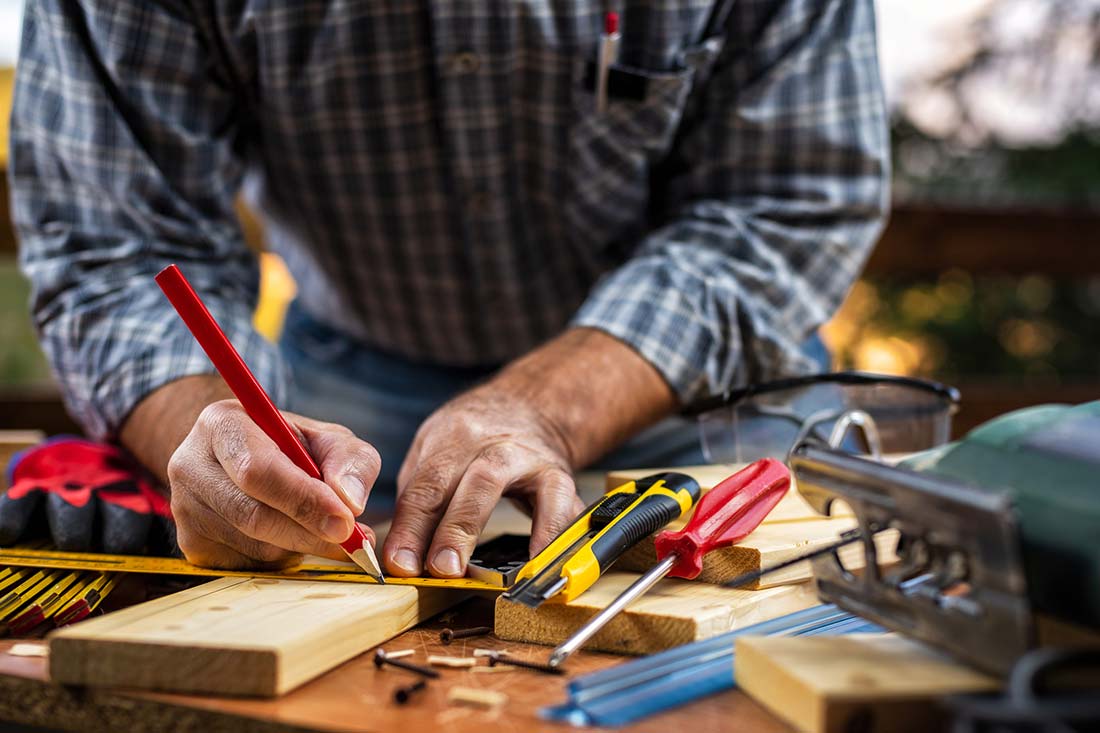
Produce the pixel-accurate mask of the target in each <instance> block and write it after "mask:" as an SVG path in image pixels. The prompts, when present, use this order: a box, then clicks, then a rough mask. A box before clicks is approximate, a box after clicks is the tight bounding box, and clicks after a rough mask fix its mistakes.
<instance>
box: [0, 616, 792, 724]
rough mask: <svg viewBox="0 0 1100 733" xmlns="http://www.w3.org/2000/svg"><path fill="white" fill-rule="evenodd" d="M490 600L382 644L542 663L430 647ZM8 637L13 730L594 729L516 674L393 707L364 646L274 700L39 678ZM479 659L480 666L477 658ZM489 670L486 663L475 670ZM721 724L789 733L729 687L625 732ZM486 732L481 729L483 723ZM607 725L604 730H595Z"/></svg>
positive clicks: (3, 707) (392, 672)
mask: <svg viewBox="0 0 1100 733" xmlns="http://www.w3.org/2000/svg"><path fill="white" fill-rule="evenodd" d="M492 611H493V608H492V604H491V603H490V602H488V601H487V600H483V599H481V598H475V599H472V600H471V601H469V602H467V603H464V604H462V605H461V606H459V607H458V608H456V609H455V610H454V613H455V617H454V618H449V616H450V613H451V612H448V614H447V616H448V620H447V621H445V622H444V621H442V620H440V621H438V622H431V623H430V624H429V625H427V627H418V628H416V629H413V630H411V631H408V632H405V633H404V634H402V635H401V636H400V637H398V638H397V639H394V640H393V641H392V642H389V643H387V644H386V648H387V649H390V648H393V649H394V650H397V649H407V648H411V649H415V650H417V654H416V655H415V656H413V657H411V658H410V659H411V661H413V662H423V661H424V659H425V658H426V657H427V655H429V654H435V653H446V654H453V653H455V648H456V647H459V645H460V644H461V645H466V646H464V647H460V648H464V649H465V650H466V653H469V650H470V647H471V646H472V645H473V643H474V642H476V644H477V646H485V647H489V648H492V649H495V650H499V651H505V652H507V653H508V654H509V655H513V656H516V657H518V658H520V659H526V660H530V661H541V660H544V659H545V658H546V649H545V647H535V646H529V645H524V644H517V643H515V642H504V641H499V640H497V639H494V638H491V637H488V638H480V639H473V640H465V639H463V640H460V641H457V642H455V644H452V645H451V646H443V645H442V644H441V643H440V641H439V630H440V629H441V628H442V627H444V626H457V627H462V628H465V627H469V626H478V625H483V624H485V623H491V619H492ZM13 643H14V642H13V641H11V640H4V639H0V720H4V721H7V722H10V723H12V724H15V726H16V727H18V728H19V729H22V727H25V726H26V727H29V726H32V725H33V726H39V727H43V728H49V729H51V730H52V729H58V730H81V731H102V732H103V733H115V732H116V731H126V733H288V732H289V731H294V732H295V733H297V732H299V731H306V730H309V731H332V732H333V733H336V732H339V733H379V731H421V730H423V731H436V730H445V731H447V733H484V731H486V730H492V729H496V730H501V731H511V730H518V731H523V733H563V732H564V731H571V732H573V733H576V732H579V731H591V732H592V733H597V731H599V730H600V729H597V728H587V727H584V728H570V727H563V726H562V724H561V723H554V722H550V721H546V720H541V719H540V718H539V716H538V712H539V709H540V708H542V707H544V706H546V705H548V704H554V703H558V702H562V701H563V699H564V692H563V690H562V684H563V682H562V680H561V679H560V678H559V679H552V678H548V677H546V676H545V675H541V674H538V673H537V672H532V671H530V670H526V669H520V668H517V667H507V666H501V667H493V668H492V669H494V670H497V669H499V670H501V671H499V672H494V673H492V674H480V673H477V672H475V671H473V670H445V671H444V672H443V677H442V678H441V679H439V680H432V681H431V682H430V683H429V685H428V688H427V689H426V690H424V691H423V692H422V693H417V696H416V697H414V698H413V700H412V701H410V703H409V704H408V705H398V704H397V703H395V702H394V701H393V692H394V689H395V688H397V687H398V686H400V685H405V684H408V683H409V682H412V681H413V680H414V679H415V676H414V675H412V674H411V673H408V672H403V671H402V670H398V669H393V668H390V667H383V668H382V669H375V667H374V664H372V663H371V657H372V655H371V653H370V652H369V651H368V652H366V653H364V654H361V655H359V656H358V657H355V658H354V659H352V660H350V661H348V662H346V663H344V664H342V665H340V666H339V667H337V668H335V669H333V670H332V671H330V672H327V673H325V674H323V675H321V676H320V677H318V678H317V679H315V680H313V681H311V682H308V683H306V684H304V685H302V686H301V687H299V688H297V689H296V690H293V691H292V692H290V693H288V694H286V695H283V696H281V697H276V698H258V697H219V696H209V695H179V694H171V693H163V692H148V691H143V690H132V689H125V688H115V687H97V688H72V687H62V686H61V685H56V684H52V683H50V682H49V680H48V678H47V675H46V660H45V659H42V658H31V657H13V656H11V655H9V654H7V653H5V652H6V650H8V649H9V648H10V647H11V645H12V644H13ZM621 661H622V659H621V657H615V656H611V655H606V654H593V653H589V652H585V651H581V652H578V653H577V654H575V655H574V656H573V657H571V658H570V659H569V672H570V676H573V675H580V674H586V673H589V672H594V671H596V670H599V669H604V668H608V667H611V666H613V665H615V664H618V663H620V662H621ZM483 664H484V662H483ZM474 669H475V670H477V669H488V667H475V668H474ZM456 685H461V686H465V687H482V688H485V689H496V690H504V691H506V692H507V693H508V697H509V701H510V704H509V705H508V706H507V707H506V708H505V709H504V710H502V711H499V712H483V711H480V710H475V709H472V708H463V707H459V706H452V705H449V704H448V703H447V694H448V692H449V689H450V688H451V687H453V686H456ZM731 720H736V721H737V725H738V728H739V729H740V730H745V731H752V733H783V731H786V730H788V728H787V726H785V725H783V724H782V723H781V722H780V721H779V720H777V719H776V718H774V717H773V716H772V715H770V714H769V713H768V712H767V711H765V710H764V709H763V708H762V707H760V706H759V705H758V704H756V703H755V702H753V701H752V700H750V699H749V698H748V697H747V696H746V695H744V694H743V693H741V692H738V691H736V690H730V691H728V692H725V693H723V694H721V695H711V696H709V697H707V698H705V699H702V700H699V701H697V702H694V703H692V704H691V705H689V706H686V707H683V708H679V709H677V710H673V711H670V712H668V713H664V714H661V715H657V716H654V717H651V718H647V719H645V720H642V721H640V722H639V723H637V724H635V725H632V726H631V727H630V731H631V733H668V732H669V730H678V729H680V728H683V727H686V726H690V729H691V731H692V733H725V732H727V731H729V729H730V722H729V721H731ZM487 726H488V728H487ZM605 730H606V729H605Z"/></svg>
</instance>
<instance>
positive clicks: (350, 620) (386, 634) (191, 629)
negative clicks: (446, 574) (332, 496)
mask: <svg viewBox="0 0 1100 733" xmlns="http://www.w3.org/2000/svg"><path fill="white" fill-rule="evenodd" d="M461 600H462V594H461V593H459V594H456V593H455V592H454V591H447V590H442V589H438V588H413V587H410V586H396V585H387V586H378V585H367V584H359V583H323V582H312V581H301V580H276V579H273V578H219V579H218V580H214V581H210V582H208V583H203V584H202V585H198V586H195V587H194V588H189V589H187V590H184V591H181V592H179V593H174V594H172V595H168V596H164V597H162V598H158V599H156V600H152V601H147V602H145V603H140V604H138V605H135V606H131V607H130V608H126V609H123V610H120V611H115V612H113V613H109V614H107V615H105V616H101V617H99V618H96V619H92V620H90V621H85V622H83V623H79V624H75V625H73V626H70V627H68V628H65V629H61V630H60V631H56V632H54V633H53V634H51V635H50V639H49V644H50V677H51V678H52V679H53V680H54V681H55V682H58V683H61V684H78V685H95V686H125V687H140V688H143V689H150V690H167V691H174V692H206V693H212V694H231V695H263V696H274V695H280V694H282V693H284V692H287V691H288V690H291V689H293V688H295V687H297V686H298V685H300V684H302V683H303V682H305V681H307V680H309V679H312V678H313V677H316V676H317V675H319V674H321V673H322V672H325V671H327V670H329V669H332V668H333V667H335V666H336V665H338V664H340V663H342V662H345V661H347V660H348V659H350V658H351V657H353V656H355V655H357V654H359V653H361V652H363V651H365V650H366V649H369V648H371V647H373V646H375V645H377V644H380V643H382V642H384V641H387V640H389V639H391V638H393V637H394V636H396V635H397V634H400V633H401V632H402V631H405V630H407V629H409V628H411V627H412V626H415V625H416V624H417V623H419V622H420V621H423V620H425V619H427V618H430V617H431V616H434V615H436V614H437V613H439V612H440V611H441V610H442V609H444V608H446V607H447V606H448V605H453V604H454V603H457V602H460V601H461Z"/></svg>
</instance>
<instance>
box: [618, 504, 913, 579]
mask: <svg viewBox="0 0 1100 733" xmlns="http://www.w3.org/2000/svg"><path fill="white" fill-rule="evenodd" d="M855 526H856V521H855V519H850V518H849V519H844V518H842V519H817V520H810V521H804V522H786V523H783V522H781V523H778V524H762V525H760V526H759V527H758V528H757V529H756V531H755V532H753V533H752V534H750V535H749V536H748V537H746V538H745V539H744V540H742V541H741V542H739V543H738V544H736V545H733V546H732V547H723V548H721V549H718V550H714V551H712V552H710V553H708V554H707V555H706V556H704V557H703V572H702V573H700V574H699V577H698V578H695V580H696V581H698V582H702V583H713V584H717V585H721V584H723V583H726V582H728V581H730V580H733V579H734V578H736V577H737V576H739V575H741V574H742V573H747V572H750V571H756V570H760V569H762V568H767V567H771V566H773V565H778V564H779V563H781V562H786V561H787V560H790V559H792V558H794V557H798V556H799V555H804V554H806V553H807V552H811V551H812V550H815V549H817V548H819V547H824V546H825V545H828V544H830V543H832V542H835V541H836V539H837V537H838V536H839V535H840V534H841V533H842V532H845V531H847V530H849V529H852V528H853V527H855ZM897 541H898V533H897V531H896V530H888V531H886V532H881V533H880V534H878V535H877V536H876V537H875V547H876V548H877V549H878V553H879V563H880V564H891V563H894V562H896V561H897V555H896V553H895V549H896V547H897ZM838 554H839V556H840V559H841V562H842V563H843V564H844V567H846V568H848V569H849V570H859V569H862V568H863V567H864V565H865V564H866V563H865V557H864V552H863V547H862V546H860V545H858V544H857V545H848V546H847V547H844V548H841V550H840V551H839V553H838ZM656 564H657V550H656V548H655V547H654V546H653V538H652V537H649V538H646V539H645V540H642V541H641V542H639V543H638V544H637V545H635V546H634V547H632V548H631V549H630V550H628V551H627V552H626V553H625V554H624V555H623V556H622V557H621V558H619V562H618V563H616V565H615V567H616V569H618V570H629V571H633V572H639V573H642V572H645V571H646V570H648V569H649V568H651V567H653V566H654V565H656ZM812 577H813V568H812V567H811V565H810V562H809V561H806V562H801V563H798V564H797V565H792V566H790V567H788V568H783V569H782V570H778V571H776V572H774V573H769V574H768V575H766V576H764V577H763V578H760V579H759V580H757V581H756V582H754V583H752V584H750V585H748V586H747V588H748V589H749V590H760V589H763V588H774V587H776V586H781V585H790V584H792V583H803V582H805V581H807V580H809V579H810V578H812Z"/></svg>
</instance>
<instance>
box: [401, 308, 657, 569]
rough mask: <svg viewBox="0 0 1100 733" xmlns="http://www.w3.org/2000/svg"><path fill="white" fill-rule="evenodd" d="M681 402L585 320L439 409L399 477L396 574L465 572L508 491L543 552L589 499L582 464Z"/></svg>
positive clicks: (640, 361) (633, 355)
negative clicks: (580, 481)
mask: <svg viewBox="0 0 1100 733" xmlns="http://www.w3.org/2000/svg"><path fill="white" fill-rule="evenodd" d="M675 407H676V397H675V395H674V394H673V393H672V390H671V389H670V388H669V386H668V384H667V383H666V382H665V381H664V380H663V379H662V377H661V376H660V374H659V373H658V372H657V370H656V369H655V368H654V367H653V365H652V364H650V363H649V362H648V361H646V360H645V359H644V358H642V357H641V356H640V355H639V354H638V353H637V352H635V351H634V350H633V349H632V348H631V347H629V346H627V345H626V344H625V343H623V342H622V341H619V340H618V339H616V338H614V337H612V336H609V335H607V334H605V333H603V332H601V331H596V330H593V329H588V328H573V329H570V330H568V331H566V332H565V333H563V334H561V335H560V336H558V337H557V338H555V339H553V340H552V341H550V342H548V343H546V344H544V345H543V346H541V347H540V348H538V349H536V350H535V351H532V352H531V353H529V354H527V355H526V356H524V357H522V358H520V359H518V360H516V361H515V362H512V363H511V364H509V365H508V366H507V367H505V369H503V370H502V371H501V372H500V373H499V374H498V375H497V376H496V377H494V378H493V379H492V380H491V381H489V382H487V383H486V384H484V385H481V386H480V387H476V388H475V389H472V390H470V391H469V392H467V393H465V394H463V395H460V396H459V397H457V398H455V399H453V400H451V401H450V402H448V403H447V404H445V405H444V406H443V407H441V408H439V410H437V411H436V412H435V413H434V414H433V415H432V416H431V417H429V418H428V419H427V420H426V421H425V422H424V424H423V425H421V426H420V430H419V431H417V434H416V437H415V438H414V439H413V444H412V447H411V448H410V449H409V453H408V455H407V456H406V457H405V462H404V463H403V464H402V466H401V470H400V472H399V473H398V476H397V511H396V515H395V516H394V520H393V525H392V527H391V529H390V532H389V536H388V537H387V538H386V545H385V550H384V552H383V558H384V562H385V564H386V566H387V568H388V569H389V572H390V573H391V574H393V575H396V576H413V575H419V574H421V572H423V571H424V570H427V572H428V573H430V574H431V575H434V576H437V577H444V578H457V577H460V576H462V575H463V574H464V573H465V572H466V562H467V560H469V558H470V554H471V553H472V552H473V550H474V546H475V545H476V544H477V540H478V535H480V534H481V530H482V529H483V528H484V527H485V523H486V522H487V521H488V519H489V515H490V514H491V513H492V511H493V507H495V506H496V504H497V501H499V500H500V498H501V497H502V496H507V497H510V498H514V499H518V500H519V501H520V502H521V504H526V505H527V507H528V508H529V509H530V511H531V515H532V517H533V524H532V527H531V553H532V555H534V554H535V553H537V552H538V551H540V550H542V549H543V548H544V547H545V546H546V545H548V544H549V543H550V541H551V540H552V539H553V538H554V537H555V536H557V535H558V534H559V533H560V532H561V531H562V530H564V529H565V528H566V527H567V526H568V525H569V523H570V522H571V521H572V520H573V518H574V517H576V515H577V514H578V513H579V512H580V511H581V510H582V509H583V508H584V505H583V504H582V503H581V501H580V499H579V498H578V497H577V490H576V486H575V484H574V483H573V471H574V470H575V469H578V468H580V467H582V466H586V465H588V464H589V463H590V462H591V461H593V460H595V459H596V458H598V457H599V456H601V455H603V454H604V453H605V452H607V451H608V450H610V449H611V448H613V447H615V446H617V445H619V444H620V443H622V442H623V441H624V440H626V439H627V438H628V437H630V436H631V435H633V434H634V433H636V432H637V431H638V430H640V429H642V428H643V427H645V426H646V425H649V424H651V423H653V422H655V421H656V420H659V419H660V418H662V417H664V416H665V415H668V414H669V413H670V412H671V411H672V410H673V409H675Z"/></svg>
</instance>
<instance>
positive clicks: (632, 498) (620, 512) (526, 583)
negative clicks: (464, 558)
mask: <svg viewBox="0 0 1100 733" xmlns="http://www.w3.org/2000/svg"><path fill="white" fill-rule="evenodd" d="M700 493H701V492H700V489H699V484H698V482H696V481H695V479H693V478H691V477H690V476H685V475H684V474H682V473H671V472H670V473H657V474H653V475H652V476H646V477H645V478H643V479H638V480H637V481H630V482H628V483H625V484H623V485H622V486H619V487H617V488H615V489H612V490H611V491H609V492H608V493H607V494H605V495H604V496H603V497H601V498H600V500H599V501H597V502H596V503H594V504H592V505H591V506H589V507H588V508H587V509H585V511H584V512H583V513H582V514H581V515H580V516H579V517H577V519H576V520H574V522H573V523H572V524H571V525H569V527H568V528H566V530H565V531H564V532H562V533H561V534H560V535H558V536H557V537H556V538H555V539H554V541H553V542H551V543H550V544H549V545H548V546H547V547H546V549H545V550H543V551H542V552H540V553H539V554H538V555H536V556H535V557H533V558H532V559H531V561H530V562H528V563H527V564H526V565H525V566H524V567H523V570H521V571H520V573H519V575H518V576H517V582H516V584H515V585H513V586H512V587H511V588H509V589H508V591H507V592H506V593H504V598H506V599H508V600H510V601H514V602H516V603H522V604H524V605H526V606H530V607H532V608H537V607H538V606H540V605H542V604H543V603H544V602H545V601H548V600H550V599H551V598H553V599H554V600H555V601H562V602H566V601H571V600H573V599H574V598H576V597H577V596H579V595H580V594H581V593H584V592H585V591H586V590H588V589H589V588H590V587H591V586H592V584H593V583H595V582H596V580H597V579H598V578H599V577H600V575H601V574H603V573H605V572H606V571H607V569H608V568H610V567H611V565H612V564H613V563H614V562H615V561H616V560H618V559H619V558H620V557H621V556H622V554H623V553H624V552H626V551H627V550H629V549H630V548H631V547H633V546H634V545H636V544H637V543H638V542H639V541H641V540H642V539H643V538H644V537H648V536H649V535H651V534H653V533H654V532H656V531H657V530H659V529H661V528H662V527H664V526H665V525H666V524H668V523H669V522H671V521H672V520H674V519H677V518H678V517H682V516H683V515H684V514H685V513H686V512H687V511H688V510H689V509H691V507H692V505H694V504H695V502H696V501H697V500H698V499H699V494H700Z"/></svg>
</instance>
